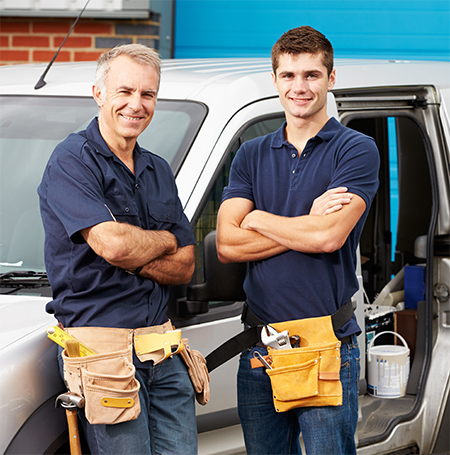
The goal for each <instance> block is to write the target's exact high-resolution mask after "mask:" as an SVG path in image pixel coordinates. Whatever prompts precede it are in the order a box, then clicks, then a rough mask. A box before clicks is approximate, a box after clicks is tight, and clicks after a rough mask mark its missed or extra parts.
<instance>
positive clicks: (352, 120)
mask: <svg viewBox="0 0 450 455" xmlns="http://www.w3.org/2000/svg"><path fill="white" fill-rule="evenodd" d="M336 69H337V83H336V86H335V88H334V90H333V92H332V93H330V95H329V96H330V98H329V114H330V115H333V116H335V117H336V118H338V119H339V120H340V121H341V122H342V123H343V124H345V125H346V126H348V127H350V128H353V129H355V130H359V131H362V132H363V133H365V134H368V135H370V136H373V137H374V138H375V140H376V142H377V145H378V148H379V151H380V157H381V169H380V188H379V191H378V193H377V196H376V198H375V200H374V203H373V205H372V208H371V211H370V214H369V217H368V219H367V222H366V225H365V228H364V231H363V234H362V237H361V242H360V258H361V261H360V264H359V265H358V275H359V279H360V290H359V291H358V293H357V294H356V295H355V299H354V300H355V302H356V310H355V311H356V314H357V317H358V320H359V324H360V326H361V327H362V328H363V333H362V335H361V336H360V337H359V342H360V347H361V353H362V358H361V362H362V370H361V380H360V420H359V424H358V431H357V440H358V441H357V442H358V454H360V455H363V454H364V455H366V454H367V455H368V454H410V453H422V454H428V453H442V452H445V451H449V450H450V443H449V431H448V430H449V428H450V418H449V413H450V410H449V392H450V355H449V352H450V296H449V289H450V241H449V239H450V153H449V150H450V126H449V109H450V63H437V62H405V61H402V62H400V61H379V60H370V61H369V60H367V61H362V60H350V59H348V60H342V61H339V60H338V61H336ZM44 70H45V65H25V66H10V67H1V68H0V103H1V110H0V119H1V121H0V128H1V133H0V140H1V142H0V292H1V295H0V328H1V329H0V378H1V388H0V429H1V430H0V452H1V453H5V454H14V453H15V454H19V453H20V454H44V453H64V450H67V446H65V444H66V443H67V431H66V430H67V426H66V419H65V415H64V413H63V412H62V410H61V409H55V397H56V396H57V395H59V394H60V393H63V392H64V391H65V390H64V385H63V382H62V380H61V379H60V377H59V375H58V372H57V365H56V344H54V343H53V342H52V341H50V340H49V339H48V338H47V336H46V329H47V327H49V326H51V325H54V324H55V320H54V319H53V317H52V316H51V315H48V314H46V313H45V309H44V308H45V304H46V302H47V301H48V300H49V299H51V289H50V286H49V283H48V281H47V278H46V274H45V268H44V259H43V241H44V233H43V228H42V225H41V220H40V215H39V207H38V197H37V193H36V188H37V186H38V184H39V182H40V180H41V176H42V173H43V169H44V166H45V165H46V163H47V160H48V158H49V156H50V154H51V152H52V151H53V149H54V147H55V145H56V144H57V143H59V142H60V141H62V140H63V139H64V138H65V137H66V136H67V135H68V134H69V133H71V132H73V131H77V130H81V129H84V128H85V127H86V126H87V124H88V122H89V121H90V120H91V119H92V117H93V116H95V115H96V114H97V106H96V104H95V102H94V101H93V99H92V96H91V86H92V82H93V80H94V71H95V63H63V64H55V65H54V66H53V67H52V68H51V69H50V71H49V72H48V74H47V75H46V76H45V81H46V85H45V86H44V87H42V88H40V89H35V88H34V87H35V85H36V83H37V81H38V80H39V78H40V77H41V75H42V73H43V72H44ZM270 71H271V67H270V61H269V60H268V59H245V60H243V59H216V60H212V59H211V60H168V61H164V63H163V73H162V83H161V90H160V93H159V99H158V103H157V110H156V114H155V117H154V120H153V121H152V123H151V125H150V127H149V128H148V129H147V131H146V132H144V133H143V134H142V136H141V137H140V139H139V142H140V144H141V145H142V146H143V147H145V148H147V149H149V150H152V151H153V152H155V153H157V154H159V155H161V156H163V157H164V158H165V159H166V160H167V161H168V162H169V163H170V165H171V167H172V170H173V172H174V174H175V176H176V181H177V185H178V190H179V194H180V198H181V200H182V203H183V205H184V208H185V212H186V214H187V216H188V218H189V220H190V221H191V225H192V229H193V230H194V232H195V235H196V238H197V242H198V245H197V249H196V252H197V253H196V270H195V274H194V278H193V279H192V282H191V283H190V284H189V285H185V286H178V287H173V288H172V289H171V296H170V301H169V315H170V317H171V319H172V321H173V322H174V324H175V325H176V326H177V327H178V328H183V330H184V332H185V335H186V336H187V337H188V338H189V339H190V344H191V346H192V347H193V348H195V349H199V350H200V351H201V352H202V353H203V354H205V355H206V354H209V353H210V352H211V351H213V350H214V349H215V348H216V347H218V346H219V345H220V344H222V343H223V342H224V341H226V340H227V339H229V338H230V337H232V336H233V335H235V334H237V333H239V332H240V331H241V330H242V325H241V322H240V314H241V309H242V306H243V302H244V300H245V295H244V293H243V290H242V280H243V275H244V273H245V269H246V264H227V265H223V264H220V263H219V261H218V260H217V255H216V251H215V241H214V235H215V233H214V231H215V227H216V215H217V210H218V207H219V204H220V201H221V196H222V190H223V188H224V186H225V185H226V184H227V178H228V172H229V169H230V163H231V161H232V159H233V157H234V156H235V153H236V151H237V150H238V148H239V146H240V145H241V144H242V143H243V142H244V141H246V140H248V139H251V138H253V137H256V136H260V135H263V134H266V133H268V132H270V131H274V130H275V129H277V128H278V127H279V126H280V125H281V123H282V122H283V120H284V115H283V110H282V107H281V104H280V103H279V101H278V97H277V93H276V91H275V89H274V87H273V85H272V80H271V76H270ZM412 272H414V273H415V274H416V275H413V278H411V273H412ZM402 293H403V294H402ZM377 297H378V299H377ZM394 297H395V298H394ZM393 300H395V302H394V303H395V304H396V305H397V303H398V305H397V306H396V307H394V306H393V304H392V301H393ZM399 302H400V303H399ZM402 302H404V303H403V304H402ZM378 303H382V304H384V305H381V307H380V306H378ZM388 304H389V305H388ZM403 308H404V309H403ZM394 310H395V311H394ZM397 310H398V311H397ZM383 331H394V332H397V333H399V334H400V333H401V334H402V336H403V338H405V340H407V343H408V347H409V349H410V371H409V379H408V383H407V388H406V392H405V394H404V396H397V397H392V398H381V397H380V396H374V395H376V394H377V393H376V392H375V390H374V384H373V382H374V380H373V378H372V379H370V381H371V384H369V385H370V386H371V388H370V389H368V383H367V379H368V378H367V371H368V362H367V361H366V359H367V345H368V342H369V341H370V340H373V338H375V336H377V335H378V334H379V333H382V332H383ZM366 332H367V333H366ZM384 336H385V337H386V339H385V340H384V341H382V339H381V340H380V338H381V337H380V338H378V340H379V342H380V343H385V344H390V343H393V341H394V340H393V339H390V338H389V337H388V336H387V335H384ZM391 338H394V337H392V336H391ZM369 346H370V345H369ZM369 349H370V348H369ZM369 354H370V353H369ZM237 363H238V358H237V357H236V358H234V359H232V360H230V361H229V362H227V363H225V364H223V365H222V366H220V367H219V368H217V369H216V370H214V371H213V372H212V373H211V400H210V403H209V404H208V405H207V406H205V407H200V406H199V407H198V409H197V418H198V429H199V441H200V453H201V454H207V453H208V454H232V453H245V447H244V445H243V438H242V432H241V430H240V426H239V419H238V416H237V410H236V371H237ZM376 381H377V379H376V380H375V382H376ZM380 381H381V379H380ZM375 385H377V384H375ZM378 387H380V384H378ZM368 390H369V391H370V392H371V394H369V393H368Z"/></svg>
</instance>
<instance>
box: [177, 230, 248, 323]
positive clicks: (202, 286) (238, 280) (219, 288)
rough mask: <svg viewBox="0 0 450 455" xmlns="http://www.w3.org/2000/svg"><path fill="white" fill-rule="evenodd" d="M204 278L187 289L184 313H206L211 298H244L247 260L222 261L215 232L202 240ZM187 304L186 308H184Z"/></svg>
mask: <svg viewBox="0 0 450 455" xmlns="http://www.w3.org/2000/svg"><path fill="white" fill-rule="evenodd" d="M203 248H204V249H203V267H204V275H205V281H204V282H203V283H199V284H191V285H189V286H188V288H187V299H186V301H185V302H179V304H180V310H181V312H182V313H185V314H184V315H192V314H201V313H207V312H208V309H209V302H210V301H219V302H239V301H244V300H245V293H244V289H243V285H244V279H245V274H246V272H247V263H246V262H244V263H235V264H222V263H221V262H220V261H219V259H218V257H217V248H216V231H212V232H210V233H209V234H207V235H206V237H205V238H204V240H203ZM182 307H184V308H182Z"/></svg>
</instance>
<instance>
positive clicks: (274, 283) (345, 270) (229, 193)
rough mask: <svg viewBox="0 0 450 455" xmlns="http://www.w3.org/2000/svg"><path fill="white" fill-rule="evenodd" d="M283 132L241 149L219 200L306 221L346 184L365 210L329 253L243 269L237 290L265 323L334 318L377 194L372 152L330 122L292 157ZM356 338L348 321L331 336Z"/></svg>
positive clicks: (353, 281)
mask: <svg viewBox="0 0 450 455" xmlns="http://www.w3.org/2000/svg"><path fill="white" fill-rule="evenodd" d="M285 127H286V124H284V125H283V126H282V127H281V128H280V129H279V130H278V131H276V132H274V133H271V134H268V135H267V136H264V137H259V138H256V139H253V140H251V141H248V142H245V143H244V144H243V145H242V147H241V148H240V149H239V151H238V153H237V155H236V158H235V159H234V160H233V163H232V167H231V171H230V181H229V186H228V187H226V188H225V190H224V194H223V200H226V199H230V198H234V197H241V198H246V199H249V200H251V201H252V202H253V203H254V205H255V208H256V209H259V210H264V211H267V212H270V213H274V214H276V215H281V216H287V217H294V216H300V215H307V214H308V213H309V211H310V209H311V206H312V204H313V201H314V199H315V198H317V197H318V196H320V195H321V194H323V193H324V192H325V191H326V190H328V189H331V188H336V187H339V186H346V187H347V188H348V190H349V191H350V192H352V193H355V194H357V195H359V196H361V197H362V198H363V199H364V201H365V202H366V210H365V212H364V214H363V216H362V217H361V219H360V220H359V221H358V223H357V224H356V226H355V228H354V229H353V230H352V232H351V234H350V235H349V237H348V239H347V241H346V242H345V244H344V246H343V247H342V248H341V249H340V250H338V251H336V252H333V253H326V254H306V253H300V252H297V251H292V250H291V251H288V252H286V253H283V254H279V255H277V256H274V257H271V258H268V259H265V260H262V261H255V262H251V263H250V265H249V269H248V273H247V277H246V280H245V284H244V289H245V292H246V294H247V301H248V304H249V306H250V308H251V309H252V310H253V311H254V312H255V314H256V315H258V316H259V317H260V318H261V319H262V320H263V321H264V322H266V323H271V322H281V321H288V320H293V319H303V318H309V317H317V316H325V315H330V314H333V313H334V312H335V311H336V310H337V309H338V308H340V307H341V306H342V305H343V304H344V303H345V302H347V301H348V300H349V299H350V298H351V297H352V295H353V294H354V293H355V292H356V291H357V289H358V280H357V278H356V274H355V268H356V249H357V246H358V241H359V237H360V235H361V231H362V228H363V225H364V222H365V220H366V218H367V214H368V211H369V207H370V204H371V202H372V199H373V197H374V195H375V193H376V190H377V188H378V168H379V153H378V150H377V147H376V145H375V142H374V140H373V139H372V138H370V137H368V136H365V135H363V134H361V133H358V132H356V131H354V130H351V129H349V128H345V127H344V126H342V125H341V124H340V123H339V122H338V121H337V120H336V119H334V118H331V119H330V120H329V121H328V122H327V123H326V125H325V126H324V127H323V128H322V130H321V131H320V132H319V133H318V134H317V135H316V136H315V137H313V138H311V139H310V140H309V141H308V143H307V144H306V146H305V149H304V150H303V153H302V154H301V156H300V157H299V156H298V152H297V150H296V148H295V147H294V146H293V145H292V144H290V143H289V142H288V141H287V140H286V139H285V136H284V130H285ZM358 332H360V328H359V327H358V324H357V322H356V318H355V317H353V319H352V320H351V321H350V322H349V323H347V324H346V325H345V326H344V327H343V328H342V329H340V330H339V331H338V335H339V336H340V337H344V336H347V335H350V334H353V333H358Z"/></svg>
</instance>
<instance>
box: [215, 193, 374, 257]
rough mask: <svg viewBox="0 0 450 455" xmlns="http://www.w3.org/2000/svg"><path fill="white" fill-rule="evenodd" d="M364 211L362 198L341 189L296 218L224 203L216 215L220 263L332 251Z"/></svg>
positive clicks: (244, 203) (240, 203) (245, 202)
mask: <svg viewBox="0 0 450 455" xmlns="http://www.w3.org/2000/svg"><path fill="white" fill-rule="evenodd" d="M365 207H366V204H365V202H364V200H363V199H362V198H361V197H359V196H357V195H355V194H350V193H347V189H346V188H344V187H341V188H335V189H332V190H328V191H327V192H325V193H324V194H323V195H321V196H320V197H319V198H317V199H316V200H315V201H314V203H313V206H312V207H311V210H310V213H309V214H308V215H304V216H298V217H283V216H278V215H274V214H272V213H268V212H264V211H261V210H254V205H253V202H251V201H250V200H248V199H244V198H232V199H228V200H226V201H224V202H223V203H222V205H221V207H220V209H219V214H218V221H217V251H218V255H219V260H220V261H221V262H224V263H227V262H247V261H257V260H262V259H266V258H268V257H271V256H274V255H276V254H280V253H283V252H285V251H288V250H295V251H301V252H304V253H330V252H333V251H336V250H338V249H339V248H341V247H342V245H343V244H344V243H345V241H346V239H347V237H348V235H349V234H350V232H351V231H352V229H353V228H354V226H355V225H356V223H357V222H358V220H359V218H360V217H361V215H362V214H363V212H364V210H365ZM323 215H327V216H323Z"/></svg>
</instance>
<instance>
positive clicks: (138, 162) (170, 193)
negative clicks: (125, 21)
mask: <svg viewBox="0 0 450 455" xmlns="http://www.w3.org/2000/svg"><path fill="white" fill-rule="evenodd" d="M159 81H160V61H159V56H158V54H157V53H156V52H154V51H153V50H151V49H149V48H147V47H145V46H142V45H137V44H132V45H125V46H119V47H116V48H114V49H112V50H111V51H108V52H106V53H105V54H103V55H102V56H101V57H100V59H99V61H98V66H97V72H96V81H95V85H94V86H93V96H94V99H95V101H96V102H97V104H98V107H99V117H98V118H95V119H93V120H92V122H91V123H90V125H89V126H88V127H87V129H86V130H85V131H81V132H78V133H75V134H71V135H70V136H69V137H68V138H67V139H66V140H65V141H63V142H62V143H61V144H59V145H58V146H57V147H56V149H55V151H54V152H53V154H52V156H51V158H50V160H49V162H48V164H47V167H46V169H45V172H44V176H43V179H42V182H41V184H40V186H39V188H38V193H39V196H40V204H41V214H42V220H43V224H44V228H45V233H46V240H45V258H46V266H47V272H48V276H49V279H50V282H51V284H52V289H53V300H52V301H51V302H49V304H48V305H47V311H48V312H49V313H54V314H55V317H56V318H57V319H58V321H59V322H60V323H61V324H62V325H63V326H64V327H65V328H69V330H70V328H76V329H78V328H81V327H84V328H88V330H92V337H93V339H96V338H97V336H96V334H99V335H98V336H100V332H101V331H99V329H98V328H104V327H108V328H113V329H112V331H111V332H109V331H108V333H112V334H113V338H115V335H114V334H117V339H119V336H122V335H121V334H123V333H129V332H130V333H133V329H138V328H149V327H150V328H152V329H153V328H154V329H155V331H158V332H160V333H162V332H165V331H166V330H170V329H172V327H171V325H170V322H169V321H168V318H167V315H166V302H167V297H168V288H167V285H170V284H181V283H187V282H189V281H190V278H191V276H192V273H193V270H194V244H195V239H194V236H193V234H192V230H191V228H190V225H189V222H188V220H187V218H186V216H185V215H184V213H183V209H182V206H181V203H180V200H179V198H178V194H177V189H176V186H175V180H174V177H173V174H172V172H171V170H170V167H169V165H168V164H167V163H166V162H165V161H164V160H163V159H162V158H160V157H158V156H157V155H154V154H152V153H150V152H148V151H146V150H144V149H142V148H141V147H140V146H139V145H138V143H137V138H138V136H139V135H140V134H141V133H142V132H143V131H144V130H145V128H146V127H147V126H148V125H149V123H150V121H151V120H152V117H153V114H154V110H155V104H156V97H157V93H158V88H159ZM124 329H126V330H124ZM114 331H115V332H114ZM152 331H153V330H150V332H152ZM147 332H148V330H147ZM79 333H81V332H79ZM101 333H103V332H101ZM80 341H81V342H83V340H80ZM125 349H127V347H126V346H125ZM59 360H60V361H61V358H60V359H59ZM133 360H134V364H135V366H136V373H135V376H136V379H137V381H138V382H139V383H140V390H139V402H140V409H141V411H140V413H139V415H138V417H137V418H136V419H134V420H129V421H125V422H122V423H117V424H113V425H105V424H89V423H88V422H87V420H86V418H85V416H84V413H83V412H80V413H79V414H80V417H81V420H82V423H83V427H84V431H85V434H86V437H87V440H88V445H89V449H90V451H91V453H93V454H94V453H103V454H121V455H123V454H127V453H128V454H151V453H171V454H186V453H189V454H191V453H192V454H193V453H196V452H197V431H196V420H195V409H194V390H193V387H192V384H191V382H190V379H189V376H188V373H187V370H186V366H185V364H184V363H183V361H182V359H181V358H180V356H179V355H174V356H173V357H169V358H167V359H166V360H164V361H163V362H162V363H156V362H155V363H154V362H153V361H145V362H141V361H140V360H138V358H137V357H136V353H135V354H134V359H133ZM104 373H107V371H104ZM110 374H114V372H111V373H110ZM106 395H107V394H106Z"/></svg>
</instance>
